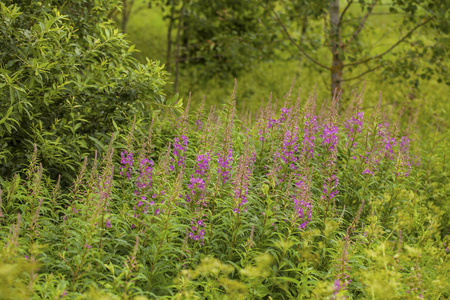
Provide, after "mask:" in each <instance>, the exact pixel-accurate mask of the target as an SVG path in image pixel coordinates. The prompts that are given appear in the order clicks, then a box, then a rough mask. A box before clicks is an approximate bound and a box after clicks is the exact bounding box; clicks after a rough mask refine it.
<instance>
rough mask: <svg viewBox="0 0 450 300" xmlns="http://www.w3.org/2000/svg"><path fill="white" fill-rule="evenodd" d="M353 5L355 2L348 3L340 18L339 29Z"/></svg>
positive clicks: (350, 0) (351, 0)
mask: <svg viewBox="0 0 450 300" xmlns="http://www.w3.org/2000/svg"><path fill="white" fill-rule="evenodd" d="M352 3H353V0H349V1H347V6H346V7H345V8H344V11H343V12H342V14H341V16H340V17H339V23H338V27H340V26H341V23H342V20H343V19H344V16H345V13H346V12H347V10H348V9H349V7H350V6H351V5H352Z"/></svg>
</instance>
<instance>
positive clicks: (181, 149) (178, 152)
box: [170, 134, 188, 171]
mask: <svg viewBox="0 0 450 300" xmlns="http://www.w3.org/2000/svg"><path fill="white" fill-rule="evenodd" d="M187 147H188V137H187V136H186V135H183V134H182V135H181V136H180V137H176V138H175V140H174V142H173V155H174V157H172V165H170V169H171V170H172V171H174V170H175V166H174V165H175V164H176V165H177V166H178V167H181V168H182V170H184V168H185V167H186V164H185V160H186V150H187Z"/></svg>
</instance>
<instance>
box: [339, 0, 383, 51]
mask: <svg viewBox="0 0 450 300" xmlns="http://www.w3.org/2000/svg"><path fill="white" fill-rule="evenodd" d="M376 4H377V0H374V1H373V2H372V5H371V6H370V7H369V11H368V12H367V14H366V15H365V16H364V18H363V19H362V21H361V23H359V26H358V28H356V30H355V32H354V33H353V35H352V37H351V38H350V39H349V40H348V41H347V43H345V45H344V48H345V47H347V46H348V45H350V43H351V42H352V41H353V40H354V39H355V38H356V36H357V35H358V34H359V33H360V32H361V30H363V28H364V25H365V24H366V21H367V18H369V16H370V14H371V13H372V11H373V8H374V7H375V5H376Z"/></svg>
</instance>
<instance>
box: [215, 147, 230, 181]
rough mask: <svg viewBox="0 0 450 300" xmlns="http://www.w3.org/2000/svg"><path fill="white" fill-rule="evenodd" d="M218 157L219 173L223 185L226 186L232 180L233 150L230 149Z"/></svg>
mask: <svg viewBox="0 0 450 300" xmlns="http://www.w3.org/2000/svg"><path fill="white" fill-rule="evenodd" d="M217 156H218V160H217V162H218V164H219V168H218V170H217V171H218V173H219V176H220V178H221V179H222V183H223V184H225V183H227V182H228V180H230V178H231V168H232V163H233V149H232V148H231V147H230V148H228V150H227V151H225V152H220V153H218V154H217Z"/></svg>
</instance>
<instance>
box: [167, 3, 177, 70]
mask: <svg viewBox="0 0 450 300" xmlns="http://www.w3.org/2000/svg"><path fill="white" fill-rule="evenodd" d="M174 12H175V4H174V3H173V2H172V6H171V8H170V20H169V28H168V29H167V53H166V70H167V72H169V73H170V61H171V59H172V27H173V22H174V17H173V15H174Z"/></svg>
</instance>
